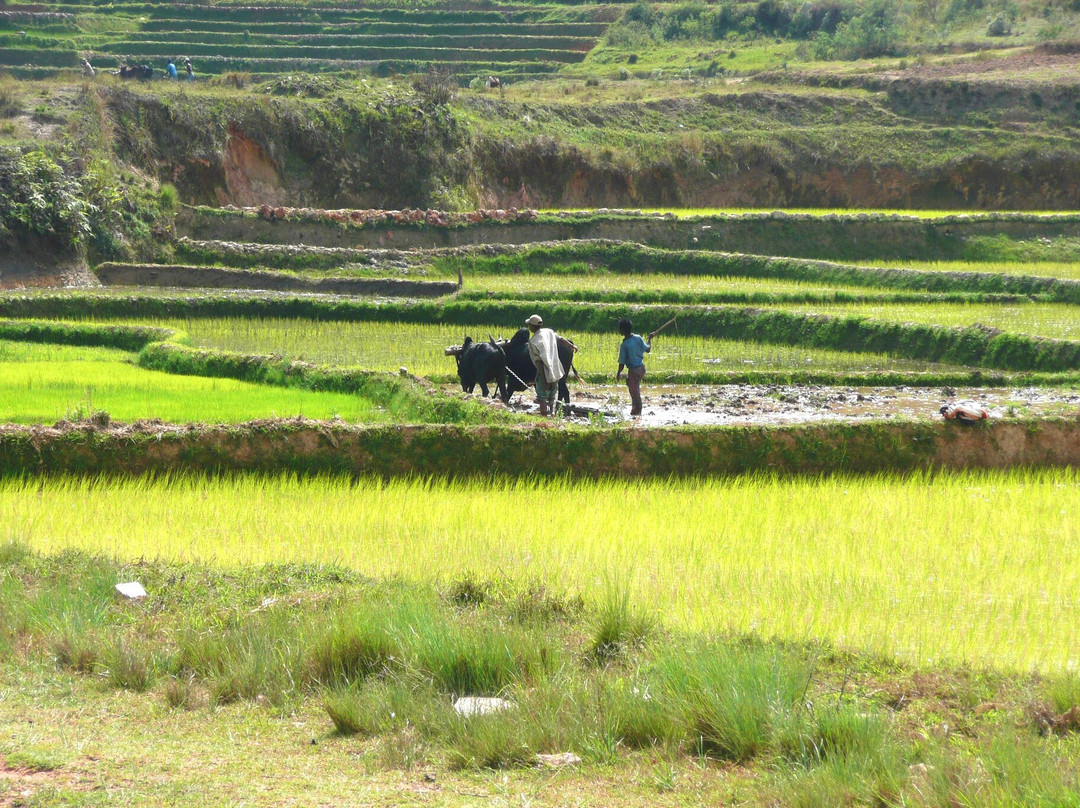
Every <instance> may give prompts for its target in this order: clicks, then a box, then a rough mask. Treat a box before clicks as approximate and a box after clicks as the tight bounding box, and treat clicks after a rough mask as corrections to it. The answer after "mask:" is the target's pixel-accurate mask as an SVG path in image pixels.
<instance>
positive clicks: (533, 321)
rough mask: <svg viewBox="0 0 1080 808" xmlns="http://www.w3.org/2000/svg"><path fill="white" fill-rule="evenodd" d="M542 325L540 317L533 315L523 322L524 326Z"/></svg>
mask: <svg viewBox="0 0 1080 808" xmlns="http://www.w3.org/2000/svg"><path fill="white" fill-rule="evenodd" d="M543 324H544V318H543V317H541V316H540V315H539V314H533V315H532V316H530V317H529V319H527V320H526V321H525V325H543Z"/></svg>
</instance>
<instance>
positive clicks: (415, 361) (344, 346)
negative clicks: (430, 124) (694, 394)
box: [147, 318, 956, 381]
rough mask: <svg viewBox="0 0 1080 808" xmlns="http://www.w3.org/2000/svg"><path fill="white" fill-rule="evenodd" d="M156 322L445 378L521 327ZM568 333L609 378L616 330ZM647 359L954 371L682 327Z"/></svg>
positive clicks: (217, 337) (243, 349) (245, 346)
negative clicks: (464, 351)
mask: <svg viewBox="0 0 1080 808" xmlns="http://www.w3.org/2000/svg"><path fill="white" fill-rule="evenodd" d="M147 322H151V321H147ZM152 322H154V323H155V324H156V325H165V326H168V327H173V328H178V329H180V330H182V331H184V332H186V333H187V334H188V335H189V337H190V339H191V342H192V344H193V345H196V346H199V347H207V348H220V349H223V350H229V351H237V352H240V353H261V354H265V353H277V354H283V355H286V356H291V357H296V358H300V359H306V360H309V361H315V362H320V363H325V364H332V365H340V366H343V367H354V366H357V365H358V366H359V367H361V368H363V369H366V370H387V371H396V370H397V369H398V368H399V367H401V366H405V367H407V368H408V369H409V371H410V372H411V373H414V374H417V375H420V376H426V377H428V378H432V379H435V380H444V381H445V380H453V379H456V378H457V376H456V374H457V371H456V369H455V365H454V360H453V358H452V357H448V356H444V355H443V349H444V348H445V347H446V346H448V345H460V344H461V343H462V341H463V340H464V337H465V334H466V333H468V334H469V335H470V336H472V337H473V339H487V336H488V334H489V333H490V334H494V335H496V336H499V335H502V336H504V337H509V336H511V335H512V334H513V332H514V331H515V330H516V326H514V325H513V324H503V325H478V326H470V327H463V326H457V325H407V324H396V323H336V322H316V321H310V320H285V319H266V320H256V319H240V318H223V319H193V320H183V321H174V320H169V321H164V320H163V321H152ZM650 325H651V326H653V327H654V326H658V325H660V323H655V324H648V323H642V324H640V327H642V328H644V327H646V326H650ZM565 335H566V336H568V337H570V338H572V339H573V340H574V341H575V342H576V343H577V344H578V346H579V347H580V351H579V352H578V354H577V355H576V357H575V360H574V364H575V366H576V367H577V368H578V372H579V373H581V374H582V375H583V376H584V377H585V378H586V379H594V380H600V379H606V378H607V377H609V376H612V375H613V374H614V372H615V368H616V366H617V361H616V360H617V359H618V349H619V335H618V334H610V335H607V334H594V333H580V334H579V333H570V332H566V334H565ZM648 359H649V362H648V366H649V371H650V373H652V374H654V378H656V377H659V376H660V375H662V374H665V373H667V374H685V373H695V372H704V371H711V370H713V371H719V370H788V371H791V370H816V371H836V372H841V371H845V372H854V371H861V370H912V371H922V370H931V369H933V370H955V369H956V368H951V367H950V366H946V365H939V364H935V363H932V362H922V361H918V360H911V359H900V358H891V357H887V356H882V355H875V354H860V353H850V352H846V351H829V350H821V349H810V348H800V347H794V346H785V345H766V344H763V343H752V342H735V341H730V340H716V339H707V338H703V337H687V336H679V334H678V328H677V327H672V328H670V329H668V331H666V332H664V334H663V335H661V336H660V337H659V338H657V340H656V344H655V346H654V348H653V352H652V353H651V354H650V355H649V357H648Z"/></svg>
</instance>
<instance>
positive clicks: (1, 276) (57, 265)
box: [0, 247, 101, 289]
mask: <svg viewBox="0 0 1080 808" xmlns="http://www.w3.org/2000/svg"><path fill="white" fill-rule="evenodd" d="M100 285H101V283H100V282H99V281H98V279H97V278H96V277H95V276H94V273H92V272H91V271H90V270H89V269H88V268H87V266H86V260H85V259H84V258H82V257H81V256H76V255H63V254H61V255H58V254H57V253H56V251H55V250H53V249H45V248H42V249H35V248H33V247H29V248H16V249H14V250H8V251H5V254H4V255H0V289H31V288H38V287H57V286H65V287H72V286H100Z"/></svg>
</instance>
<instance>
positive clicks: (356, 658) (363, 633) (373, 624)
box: [311, 610, 400, 686]
mask: <svg viewBox="0 0 1080 808" xmlns="http://www.w3.org/2000/svg"><path fill="white" fill-rule="evenodd" d="M395 657H400V651H399V649H398V643H397V641H396V640H395V638H394V637H393V636H391V634H390V633H389V631H388V630H387V626H386V625H385V624H384V623H383V621H382V620H379V619H378V618H377V617H376V616H375V615H374V614H373V612H372V611H371V610H364V611H358V612H356V613H353V614H349V615H347V616H345V617H343V618H341V619H339V620H337V621H335V623H334V625H333V626H331V628H330V629H329V631H328V632H327V634H326V636H325V637H323V638H322V639H321V640H320V641H319V642H318V644H317V645H316V646H315V648H314V650H313V651H312V652H311V664H312V675H313V677H314V678H315V680H316V681H317V682H319V683H320V684H323V685H328V686H334V685H343V684H344V685H347V684H351V683H353V682H357V681H359V680H361V679H364V678H366V677H367V676H370V675H371V674H374V673H379V672H381V671H384V670H385V669H386V668H387V667H388V666H389V665H390V663H391V661H392V660H394V659H395Z"/></svg>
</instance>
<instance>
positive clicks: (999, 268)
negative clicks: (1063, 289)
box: [874, 261, 1080, 280]
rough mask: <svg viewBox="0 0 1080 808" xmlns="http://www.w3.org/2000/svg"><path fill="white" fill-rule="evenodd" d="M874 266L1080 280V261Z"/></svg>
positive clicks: (877, 263) (891, 263)
mask: <svg viewBox="0 0 1080 808" xmlns="http://www.w3.org/2000/svg"><path fill="white" fill-rule="evenodd" d="M874 266H881V267H895V268H897V269H923V270H928V271H930V272H993V273H998V274H1001V275H1031V276H1033V277H1043V278H1068V279H1072V280H1080V261H875V262H874Z"/></svg>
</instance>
